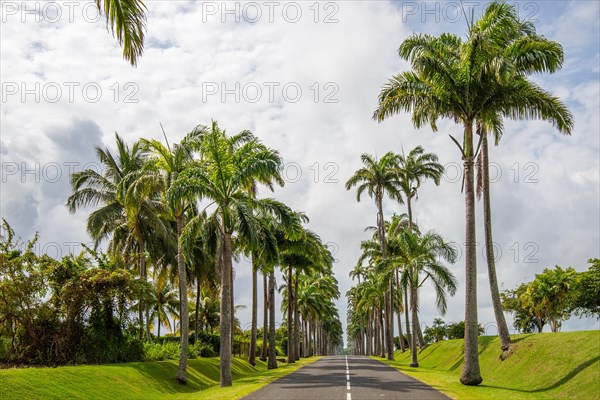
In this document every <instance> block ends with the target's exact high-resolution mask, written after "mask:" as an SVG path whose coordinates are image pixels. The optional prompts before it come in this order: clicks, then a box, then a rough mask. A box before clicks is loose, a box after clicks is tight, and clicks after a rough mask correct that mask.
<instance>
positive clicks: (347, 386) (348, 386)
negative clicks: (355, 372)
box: [346, 382, 350, 390]
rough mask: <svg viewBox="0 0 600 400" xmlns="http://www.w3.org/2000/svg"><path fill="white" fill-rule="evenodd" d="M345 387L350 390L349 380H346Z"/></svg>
mask: <svg viewBox="0 0 600 400" xmlns="http://www.w3.org/2000/svg"><path fill="white" fill-rule="evenodd" d="M346 389H348V390H350V382H346Z"/></svg>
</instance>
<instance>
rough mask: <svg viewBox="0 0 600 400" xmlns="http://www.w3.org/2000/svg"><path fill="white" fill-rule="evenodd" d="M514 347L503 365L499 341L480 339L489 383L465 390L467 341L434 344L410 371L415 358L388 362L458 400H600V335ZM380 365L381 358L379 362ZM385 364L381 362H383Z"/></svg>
mask: <svg viewBox="0 0 600 400" xmlns="http://www.w3.org/2000/svg"><path fill="white" fill-rule="evenodd" d="M513 338H514V340H513V342H514V347H513V349H512V353H511V354H510V356H509V357H508V358H507V359H505V360H504V361H502V360H500V359H499V355H500V342H499V340H498V338H497V337H480V338H479V362H480V367H481V374H482V376H483V383H482V384H481V385H480V386H478V387H469V386H464V385H462V384H460V382H459V381H458V379H459V377H460V372H461V367H462V362H463V341H462V340H449V341H443V342H439V343H434V344H432V345H430V346H428V347H426V348H425V349H423V351H421V352H420V353H419V368H410V367H409V366H408V365H409V363H410V353H409V352H408V351H407V352H405V353H404V354H402V353H400V352H396V361H392V362H388V361H384V362H386V363H387V364H389V365H392V366H393V367H395V368H398V369H400V370H401V371H402V372H404V373H406V374H407V375H410V376H412V377H414V378H417V379H419V380H421V381H423V382H425V383H427V384H429V385H431V386H433V387H434V388H436V389H438V390H440V391H442V392H443V393H445V394H446V395H448V396H450V397H452V398H454V399H469V400H470V399H517V400H518V399H586V400H587V399H600V331H584V332H563V333H541V334H528V335H515V336H513ZM378 359H379V358H378ZM379 360H381V359H379Z"/></svg>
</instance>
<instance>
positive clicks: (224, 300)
mask: <svg viewBox="0 0 600 400" xmlns="http://www.w3.org/2000/svg"><path fill="white" fill-rule="evenodd" d="M222 252H223V253H222V257H223V259H222V260H223V262H222V265H221V349H220V358H221V387H226V386H231V385H232V384H233V381H232V377H231V344H232V342H231V334H232V331H233V327H232V324H231V320H232V318H231V317H232V315H233V310H232V309H231V293H232V292H231V273H232V265H231V234H230V233H227V232H224V234H223V249H222Z"/></svg>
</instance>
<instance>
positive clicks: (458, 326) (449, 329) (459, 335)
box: [446, 321, 483, 339]
mask: <svg viewBox="0 0 600 400" xmlns="http://www.w3.org/2000/svg"><path fill="white" fill-rule="evenodd" d="M477 332H478V336H481V334H482V333H483V327H482V326H481V324H479V326H478V328H477ZM446 336H447V337H448V339H464V338H465V321H460V322H457V323H455V324H449V325H447V326H446Z"/></svg>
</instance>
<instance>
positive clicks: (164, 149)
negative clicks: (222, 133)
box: [130, 126, 205, 384]
mask: <svg viewBox="0 0 600 400" xmlns="http://www.w3.org/2000/svg"><path fill="white" fill-rule="evenodd" d="M204 132H205V127H203V126H198V127H196V128H194V129H193V130H192V131H191V132H190V133H188V134H187V135H186V136H185V137H184V138H183V139H182V141H181V142H180V143H176V144H174V145H173V146H172V147H171V146H170V145H169V144H168V143H167V144H166V146H165V145H163V144H162V143H161V142H159V141H158V140H143V143H144V145H145V146H146V148H147V149H148V151H149V152H150V153H151V158H150V160H149V162H148V164H147V166H146V168H145V169H144V172H143V173H142V174H140V176H139V177H138V178H137V179H136V181H135V183H134V185H133V186H132V188H131V189H130V191H131V192H132V193H134V194H135V193H157V194H158V195H159V196H161V199H162V201H163V203H164V204H165V207H166V209H167V212H168V214H169V216H170V217H171V219H172V220H174V221H175V231H176V238H177V256H176V264H177V278H178V281H179V304H180V308H181V310H180V318H181V324H180V325H181V334H180V343H181V349H180V354H179V367H178V369H177V377H176V378H177V381H178V382H179V383H181V384H186V383H187V356H188V346H189V305H188V285H187V281H188V279H187V273H188V270H187V268H186V264H185V254H184V253H185V249H184V239H183V238H182V234H183V228H184V226H185V224H186V219H189V218H191V214H194V213H195V211H196V209H195V203H194V196H193V194H192V193H190V192H187V191H182V190H178V191H177V193H176V195H173V190H174V186H175V182H177V177H178V176H179V174H181V173H182V172H183V171H184V170H185V168H186V167H187V165H188V164H190V163H191V162H192V160H193V149H194V148H195V146H196V145H197V142H198V140H199V138H200V137H202V135H203V134H204ZM136 197H141V195H139V194H138V195H136ZM197 218H200V217H197Z"/></svg>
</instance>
